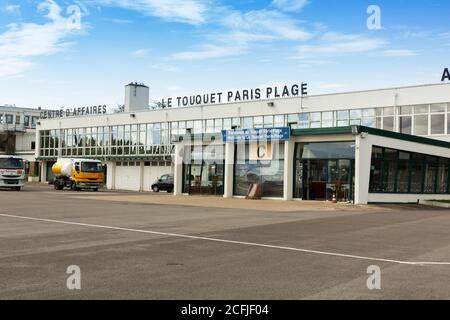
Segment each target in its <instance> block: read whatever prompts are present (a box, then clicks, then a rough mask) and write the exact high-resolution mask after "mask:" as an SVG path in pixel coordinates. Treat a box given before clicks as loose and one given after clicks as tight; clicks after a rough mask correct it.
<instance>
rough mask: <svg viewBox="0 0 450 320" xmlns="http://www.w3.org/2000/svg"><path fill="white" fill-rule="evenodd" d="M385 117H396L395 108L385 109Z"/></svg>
mask: <svg viewBox="0 0 450 320" xmlns="http://www.w3.org/2000/svg"><path fill="white" fill-rule="evenodd" d="M383 115H384V116H393V115H394V107H387V108H383Z"/></svg>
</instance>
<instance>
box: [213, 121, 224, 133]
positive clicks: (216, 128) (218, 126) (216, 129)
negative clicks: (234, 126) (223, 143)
mask: <svg viewBox="0 0 450 320" xmlns="http://www.w3.org/2000/svg"><path fill="white" fill-rule="evenodd" d="M222 129H223V120H222V119H215V120H214V132H216V133H220V132H222Z"/></svg>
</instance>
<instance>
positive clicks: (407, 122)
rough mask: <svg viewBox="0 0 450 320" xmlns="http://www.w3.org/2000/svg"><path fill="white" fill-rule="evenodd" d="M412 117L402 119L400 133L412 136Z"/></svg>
mask: <svg viewBox="0 0 450 320" xmlns="http://www.w3.org/2000/svg"><path fill="white" fill-rule="evenodd" d="M411 122H412V121H411V117H401V118H400V132H401V133H405V134H411V132H412V131H411Z"/></svg>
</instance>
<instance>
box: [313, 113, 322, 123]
mask: <svg viewBox="0 0 450 320" xmlns="http://www.w3.org/2000/svg"><path fill="white" fill-rule="evenodd" d="M310 120H311V121H319V122H320V121H321V120H322V119H321V113H320V112H313V113H311V115H310Z"/></svg>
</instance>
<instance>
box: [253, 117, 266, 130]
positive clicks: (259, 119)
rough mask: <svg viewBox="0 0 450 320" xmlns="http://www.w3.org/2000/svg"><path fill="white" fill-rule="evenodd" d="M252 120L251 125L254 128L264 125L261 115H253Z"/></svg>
mask: <svg viewBox="0 0 450 320" xmlns="http://www.w3.org/2000/svg"><path fill="white" fill-rule="evenodd" d="M253 121H254V123H253V126H254V127H255V128H262V127H263V126H264V119H263V117H254V118H253Z"/></svg>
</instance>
